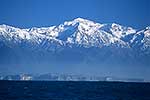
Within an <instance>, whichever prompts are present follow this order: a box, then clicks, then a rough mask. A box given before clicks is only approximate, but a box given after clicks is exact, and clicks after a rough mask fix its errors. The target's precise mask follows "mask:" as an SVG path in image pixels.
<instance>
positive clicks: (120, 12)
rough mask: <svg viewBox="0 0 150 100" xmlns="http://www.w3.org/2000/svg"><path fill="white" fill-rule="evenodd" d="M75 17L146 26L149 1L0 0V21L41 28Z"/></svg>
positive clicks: (137, 26) (149, 16)
mask: <svg viewBox="0 0 150 100" xmlns="http://www.w3.org/2000/svg"><path fill="white" fill-rule="evenodd" d="M77 17H82V18H87V19H90V20H93V21H96V22H99V23H112V22H116V23H119V24H122V25H125V26H132V27H134V28H139V29H141V28H144V27H146V26H148V25H149V26H150V0H0V24H8V25H12V26H16V27H21V28H28V27H33V26H36V27H41V26H51V25H58V24H60V23H62V22H64V21H66V20H72V19H74V18H77Z"/></svg>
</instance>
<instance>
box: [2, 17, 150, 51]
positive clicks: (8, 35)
mask: <svg viewBox="0 0 150 100" xmlns="http://www.w3.org/2000/svg"><path fill="white" fill-rule="evenodd" d="M149 34H150V28H149V27H147V28H146V29H145V30H142V31H139V32H137V31H136V30H135V29H133V28H131V27H124V26H121V25H119V24H115V23H112V24H100V23H95V22H93V21H90V20H87V19H82V18H77V19H74V20H73V21H66V22H64V23H63V24H60V25H58V26H52V27H41V28H36V27H33V28H30V29H20V28H15V27H11V26H7V25H0V41H4V42H10V43H11V44H12V43H16V44H18V43H22V41H25V42H27V43H31V44H34V45H39V47H44V48H51V46H52V45H59V46H65V45H68V44H69V45H80V46H83V47H100V48H101V47H103V46H117V47H124V48H132V47H136V46H137V45H138V46H139V44H140V43H141V44H142V47H141V48H142V49H144V48H149V47H150V35H149Z"/></svg>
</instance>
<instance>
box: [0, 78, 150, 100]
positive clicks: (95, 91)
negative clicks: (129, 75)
mask: <svg viewBox="0 0 150 100" xmlns="http://www.w3.org/2000/svg"><path fill="white" fill-rule="evenodd" d="M0 100H150V83H123V82H59V81H57V82H56V81H0Z"/></svg>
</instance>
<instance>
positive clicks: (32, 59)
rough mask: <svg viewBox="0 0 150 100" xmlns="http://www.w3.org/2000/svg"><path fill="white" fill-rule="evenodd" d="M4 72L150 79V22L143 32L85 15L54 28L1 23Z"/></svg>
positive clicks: (0, 59)
mask: <svg viewBox="0 0 150 100" xmlns="http://www.w3.org/2000/svg"><path fill="white" fill-rule="evenodd" d="M0 70H1V73H5V74H6V73H19V72H30V73H45V72H60V73H79V74H80V73H85V74H98V75H101V76H109V75H111V76H122V77H138V78H139V77H140V78H143V77H147V78H148V74H149V73H150V26H148V27H146V28H143V29H142V30H138V29H134V28H132V27H126V26H122V25H120V24H116V23H108V24H101V23H96V22H94V21H90V20H87V19H83V18H76V19H74V20H72V21H66V22H64V23H63V24H60V25H57V26H51V27H41V28H37V27H33V28H27V29H22V28H16V27H12V26H9V25H4V24H3V25H0Z"/></svg>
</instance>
